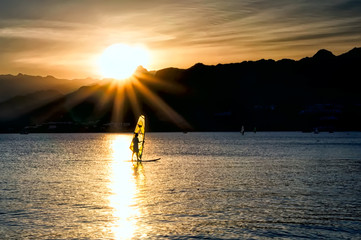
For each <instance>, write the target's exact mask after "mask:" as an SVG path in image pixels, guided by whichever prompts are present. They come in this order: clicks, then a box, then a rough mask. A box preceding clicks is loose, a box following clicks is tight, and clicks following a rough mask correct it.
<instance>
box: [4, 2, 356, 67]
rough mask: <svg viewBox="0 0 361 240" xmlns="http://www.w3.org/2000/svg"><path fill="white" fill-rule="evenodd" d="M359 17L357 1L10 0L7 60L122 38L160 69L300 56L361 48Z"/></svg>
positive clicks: (75, 51) (82, 50)
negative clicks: (147, 52) (146, 51)
mask: <svg viewBox="0 0 361 240" xmlns="http://www.w3.org/2000/svg"><path fill="white" fill-rule="evenodd" d="M360 16H361V3H360V2H359V1H356V0H351V1H348V0H330V1H323V2H320V1H308V0H295V1H288V0H274V1H268V0H252V1H251V0H243V1H240V0H227V1H222V0H207V1H204V0H184V1H178V2H175V1H167V0H155V1H146V0H140V1H139V0H122V1H119V0H107V1H96V0H87V1H85V0H71V1H70V0H52V1H42V0H32V1H28V0H3V1H2V3H1V8H0V43H2V45H0V48H1V49H0V50H1V53H0V63H4V61H10V62H11V61H14V60H16V59H18V61H17V63H18V64H20V62H19V59H23V60H24V59H28V60H29V59H32V60H34V59H37V61H39V62H41V59H44V61H45V60H47V61H49V57H48V56H46V54H49V55H50V56H54V58H55V57H56V58H59V57H61V56H68V58H67V59H68V60H69V61H68V62H73V61H74V60H73V61H71V59H70V58H72V57H76V56H79V58H81V59H84V58H85V57H81V56H87V57H91V56H92V55H93V56H95V55H96V54H97V53H99V52H100V51H102V49H104V48H105V47H107V46H109V45H110V44H114V43H117V42H123V43H129V44H131V43H143V44H145V45H147V46H148V47H149V48H150V49H151V50H152V51H153V52H154V59H156V62H155V63H154V64H153V66H154V68H161V67H168V66H170V65H171V66H175V67H177V66H178V67H185V66H191V65H193V64H194V63H195V62H198V61H201V62H204V63H206V64H210V63H211V64H216V63H218V62H223V61H226V62H234V61H242V60H257V59H259V58H276V59H280V58H284V57H288V58H296V57H298V58H300V57H305V55H313V54H314V52H315V51H317V50H318V49H320V48H327V47H328V48H331V49H330V50H331V51H336V52H337V51H338V52H344V51H346V50H349V49H351V48H353V47H355V46H357V44H359V43H360V40H361V31H360V30H361V17H360ZM36 51H39V52H40V54H38V55H40V56H44V58H39V57H36V58H34V57H33V56H32V54H36ZM50 59H51V58H50ZM30 62H31V61H30ZM33 62H34V61H33ZM65 62H66V61H65ZM23 63H24V61H23ZM7 66H9V64H8V65H7ZM67 67H69V68H70V67H71V66H70V64H69V66H67ZM4 71H6V69H4V68H2V69H0V72H4Z"/></svg>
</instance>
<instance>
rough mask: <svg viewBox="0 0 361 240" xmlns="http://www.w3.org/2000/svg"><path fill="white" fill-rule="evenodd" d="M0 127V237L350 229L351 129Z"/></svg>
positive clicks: (356, 190) (332, 235)
mask: <svg viewBox="0 0 361 240" xmlns="http://www.w3.org/2000/svg"><path fill="white" fill-rule="evenodd" d="M131 140H132V135H131V134H127V133H124V134H105V133H94V134H93V133H87V134H27V135H21V134H2V135H0V239H361V133H360V132H335V133H325V132H321V133H319V134H313V133H301V132H257V133H253V132H246V133H245V134H244V135H242V134H241V133H239V132H207V133H200V132H189V133H182V132H177V133H147V134H146V141H145V150H144V155H143V159H144V160H151V159H156V158H161V159H160V160H159V161H155V162H144V163H142V164H140V163H136V162H131V161H130V160H131V152H130V149H129V145H130V142H131Z"/></svg>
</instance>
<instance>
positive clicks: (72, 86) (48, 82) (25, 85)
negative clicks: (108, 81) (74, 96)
mask: <svg viewBox="0 0 361 240" xmlns="http://www.w3.org/2000/svg"><path fill="white" fill-rule="evenodd" d="M96 81H97V80H94V79H91V78H86V79H73V80H67V79H58V78H55V77H53V76H46V77H42V76H30V75H26V74H21V73H19V74H18V75H16V76H14V75H10V74H8V75H0V102H1V101H5V100H7V99H10V98H12V97H15V96H17V95H26V94H31V93H33V92H37V91H44V90H57V91H59V92H61V93H62V94H66V93H70V92H72V91H75V90H76V89H78V88H80V87H81V86H85V85H90V84H93V83H95V82H96Z"/></svg>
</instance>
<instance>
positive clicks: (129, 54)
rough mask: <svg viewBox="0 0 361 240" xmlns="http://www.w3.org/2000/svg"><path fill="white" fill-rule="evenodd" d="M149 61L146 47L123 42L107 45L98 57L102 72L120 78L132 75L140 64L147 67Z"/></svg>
mask: <svg viewBox="0 0 361 240" xmlns="http://www.w3.org/2000/svg"><path fill="white" fill-rule="evenodd" d="M148 63H149V53H148V50H147V49H146V48H144V47H141V46H131V45H126V44H122V43H117V44H113V45H111V46H109V47H107V48H106V49H105V50H104V51H103V53H102V54H101V56H100V57H99V59H98V65H99V71H100V74H101V75H102V76H103V77H104V78H114V79H119V80H122V79H125V78H128V77H130V76H132V74H133V73H134V72H135V70H136V69H137V67H138V66H140V65H141V66H143V67H147V65H148Z"/></svg>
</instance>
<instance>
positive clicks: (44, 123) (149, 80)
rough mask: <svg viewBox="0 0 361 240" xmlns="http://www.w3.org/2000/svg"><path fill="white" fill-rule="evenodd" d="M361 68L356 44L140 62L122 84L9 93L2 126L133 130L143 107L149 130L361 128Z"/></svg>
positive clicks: (1, 114)
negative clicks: (295, 56)
mask: <svg viewBox="0 0 361 240" xmlns="http://www.w3.org/2000/svg"><path fill="white" fill-rule="evenodd" d="M360 66H361V48H354V49H352V50H350V51H348V52H346V53H344V54H341V55H338V56H335V55H334V54H333V53H332V52H330V51H327V50H324V49H322V50H319V51H318V52H317V53H316V54H315V55H314V56H312V57H306V58H303V59H301V60H291V59H282V60H279V61H275V60H272V59H270V60H265V59H262V60H258V61H244V62H241V63H231V64H218V65H215V66H208V65H204V64H202V63H197V64H195V65H194V66H192V67H190V68H188V69H178V68H166V69H162V70H159V71H156V72H148V71H147V70H146V69H143V68H139V69H138V71H137V72H136V73H135V76H134V78H133V81H131V82H129V83H127V86H125V85H124V86H123V87H121V83H119V82H114V81H95V80H94V81H86V83H85V85H89V84H92V85H90V86H84V87H81V88H79V89H77V90H74V91H73V92H71V93H66V92H62V91H59V88H57V87H56V88H52V87H51V86H49V87H46V88H47V90H52V91H40V92H39V91H38V92H36V93H29V92H28V94H27V95H24V96H22V97H19V96H18V97H14V98H11V99H8V100H7V101H5V102H2V103H0V131H2V132H17V131H19V130H20V129H22V128H24V127H26V126H27V128H28V129H29V130H30V131H34V132H53V131H56V132H74V131H82V132H84V131H85V132H94V131H96V132H99V131H100V132H103V131H119V130H120V131H130V130H131V129H132V127H133V125H134V122H135V120H136V118H137V115H139V114H141V113H142V114H145V115H146V116H147V119H148V122H149V125H148V126H150V127H149V129H148V130H150V131H240V129H241V127H242V126H245V129H246V131H251V130H252V131H253V130H254V129H257V130H260V131H276V130H277V131H290V130H292V131H294V130H296V131H301V130H302V131H311V130H312V129H314V128H318V129H320V130H325V131H326V130H327V131H345V130H361V127H360V126H359V122H360V120H361V95H360V94H359V90H358V87H359V79H360V78H359V72H358V71H359V67H360ZM3 76H4V75H3ZM5 76H8V75H5ZM18 76H19V75H18ZM23 76H25V75H23ZM28 77H29V78H31V77H30V76H28ZM0 79H2V78H1V76H0ZM74 83H75V82H74ZM0 85H1V81H0ZM54 86H55V85H54ZM56 86H60V85H56ZM74 86H75V85H74ZM78 86H79V85H78ZM117 86H118V87H117ZM44 88H45V86H42V89H36V90H45V89H44ZM1 89H4V88H1ZM24 89H27V88H25V87H24ZM5 90H6V89H5ZM27 90H29V89H27ZM34 90H35V89H34ZM54 90H56V91H54ZM3 91H4V90H3Z"/></svg>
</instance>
